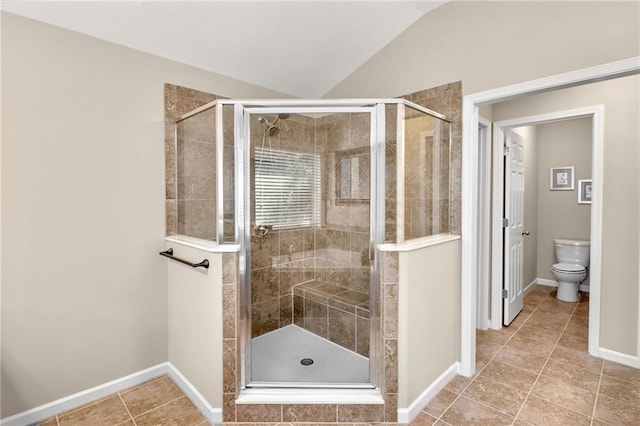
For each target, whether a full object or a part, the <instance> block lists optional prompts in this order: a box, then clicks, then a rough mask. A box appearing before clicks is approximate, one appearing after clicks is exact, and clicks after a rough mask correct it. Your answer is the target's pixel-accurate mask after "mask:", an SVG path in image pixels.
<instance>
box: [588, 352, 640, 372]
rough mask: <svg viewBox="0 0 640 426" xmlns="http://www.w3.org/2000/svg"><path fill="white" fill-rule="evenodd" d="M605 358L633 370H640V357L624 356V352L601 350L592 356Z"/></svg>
mask: <svg viewBox="0 0 640 426" xmlns="http://www.w3.org/2000/svg"><path fill="white" fill-rule="evenodd" d="M591 355H593V356H597V357H600V358H603V359H605V360H607V361H613V362H617V363H618V364H624V365H627V366H629V367H633V368H640V358H639V357H638V356H633V355H628V354H624V353H622V352H617V351H612V350H611V349H605V348H600V349H598V353H597V354H595V355H594V354H591Z"/></svg>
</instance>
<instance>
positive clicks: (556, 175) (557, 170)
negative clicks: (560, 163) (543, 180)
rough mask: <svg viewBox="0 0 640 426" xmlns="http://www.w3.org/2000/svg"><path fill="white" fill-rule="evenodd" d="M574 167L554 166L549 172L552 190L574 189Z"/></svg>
mask: <svg viewBox="0 0 640 426" xmlns="http://www.w3.org/2000/svg"><path fill="white" fill-rule="evenodd" d="M574 171H575V169H574V167H573V166H571V167H552V168H551V171H550V173H549V177H550V180H551V182H550V185H549V189H551V190H552V191H573V189H574V188H573V175H574Z"/></svg>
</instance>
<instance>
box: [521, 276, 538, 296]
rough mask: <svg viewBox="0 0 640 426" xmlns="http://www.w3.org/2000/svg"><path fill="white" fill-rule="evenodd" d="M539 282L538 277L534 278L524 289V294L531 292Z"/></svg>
mask: <svg viewBox="0 0 640 426" xmlns="http://www.w3.org/2000/svg"><path fill="white" fill-rule="evenodd" d="M536 284H538V279H537V278H534V279H533V281H531V282H530V283H529V284H528V285H527V286H526V287H525V288H524V290H522V294H527V293H529V292H530V291H531V290H533V287H534V286H535V285H536Z"/></svg>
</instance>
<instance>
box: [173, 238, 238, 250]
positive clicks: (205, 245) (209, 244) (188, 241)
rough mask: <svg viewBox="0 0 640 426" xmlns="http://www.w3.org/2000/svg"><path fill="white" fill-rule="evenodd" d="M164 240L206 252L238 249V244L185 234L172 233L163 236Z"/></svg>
mask: <svg viewBox="0 0 640 426" xmlns="http://www.w3.org/2000/svg"><path fill="white" fill-rule="evenodd" d="M164 240H165V241H167V242H169V243H176V244H180V245H183V246H186V247H191V248H195V249H198V250H202V251H206V252H207V253H236V252H238V251H239V250H240V245H239V244H223V245H219V244H218V243H216V242H215V241H209V240H202V239H200V238H194V237H187V236H186V235H172V236H170V237H165V238H164Z"/></svg>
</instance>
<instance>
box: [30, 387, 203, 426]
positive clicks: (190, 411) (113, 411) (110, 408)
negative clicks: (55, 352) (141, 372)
mask: <svg viewBox="0 0 640 426" xmlns="http://www.w3.org/2000/svg"><path fill="white" fill-rule="evenodd" d="M208 424H209V422H208V421H207V420H206V419H205V418H204V416H203V415H202V414H201V413H200V412H199V411H198V409H197V408H196V407H195V405H193V403H192V402H191V401H190V400H189V399H188V398H187V397H186V396H185V394H184V393H182V391H181V390H180V388H178V386H176V384H175V383H173V381H172V380H171V379H170V378H169V377H167V376H163V377H159V378H157V379H154V380H150V381H148V382H146V383H143V384H141V385H139V386H136V387H133V388H129V389H125V390H123V391H120V392H116V393H114V394H112V395H109V396H107V397H105V398H103V399H100V400H97V401H94V402H91V403H89V404H86V405H83V406H81V407H77V408H74V409H73V410H70V411H67V412H64V413H61V414H58V415H57V416H54V417H52V418H50V419H48V420H46V421H45V422H42V423H41V425H44V426H103V425H104V426H111V425H126V426H129V425H130V426H135V425H139V426H143V425H145V426H146V425H149V426H157V425H183V426H191V425H194V426H195V425H208Z"/></svg>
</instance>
